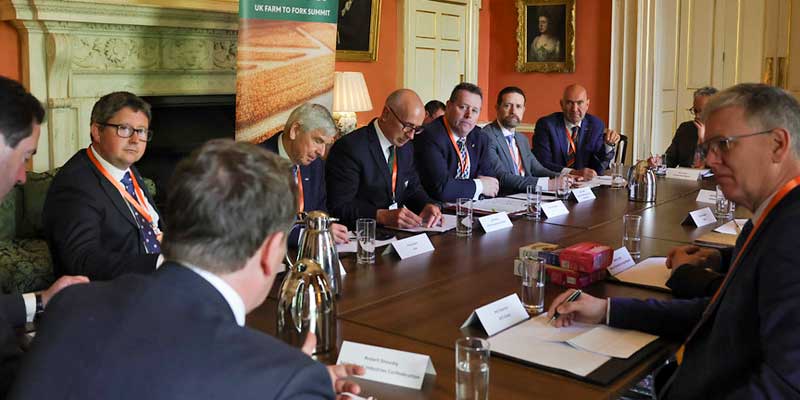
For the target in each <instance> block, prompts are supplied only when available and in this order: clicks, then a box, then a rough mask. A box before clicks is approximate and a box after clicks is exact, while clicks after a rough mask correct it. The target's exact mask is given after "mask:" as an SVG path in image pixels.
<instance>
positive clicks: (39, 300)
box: [35, 293, 44, 314]
mask: <svg viewBox="0 0 800 400" xmlns="http://www.w3.org/2000/svg"><path fill="white" fill-rule="evenodd" d="M35 296H36V314H41V313H42V312H43V311H44V301H42V294H41V293H36V294H35Z"/></svg>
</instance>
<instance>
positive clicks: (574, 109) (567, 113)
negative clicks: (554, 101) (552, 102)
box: [561, 84, 589, 124]
mask: <svg viewBox="0 0 800 400" xmlns="http://www.w3.org/2000/svg"><path fill="white" fill-rule="evenodd" d="M588 110H589V95H588V93H587V92H586V88H585V87H583V86H581V85H578V84H572V85H569V86H567V87H566V88H565V89H564V96H563V97H562V98H561V111H563V112H564V118H565V119H566V120H567V121H569V122H571V123H573V124H578V123H580V122H581V121H583V117H585V116H586V111H588Z"/></svg>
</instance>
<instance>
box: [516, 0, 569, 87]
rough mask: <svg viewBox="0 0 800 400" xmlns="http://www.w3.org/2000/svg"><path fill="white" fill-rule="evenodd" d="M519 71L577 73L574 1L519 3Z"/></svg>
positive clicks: (546, 0) (542, 0) (558, 0)
mask: <svg viewBox="0 0 800 400" xmlns="http://www.w3.org/2000/svg"><path fill="white" fill-rule="evenodd" d="M517 19H518V22H519V23H518V25H517V71H519V72H575V0H517Z"/></svg>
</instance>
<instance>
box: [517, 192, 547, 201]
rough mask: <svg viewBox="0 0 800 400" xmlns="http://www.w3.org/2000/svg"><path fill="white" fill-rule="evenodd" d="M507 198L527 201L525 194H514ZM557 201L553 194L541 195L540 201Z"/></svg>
mask: <svg viewBox="0 0 800 400" xmlns="http://www.w3.org/2000/svg"><path fill="white" fill-rule="evenodd" d="M508 198H510V199H517V200H522V201H527V200H528V194H527V193H515V194H512V195H510V196H508ZM557 199H558V197H557V196H556V195H555V194H544V193H542V201H549V200H557Z"/></svg>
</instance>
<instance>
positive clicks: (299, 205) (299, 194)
mask: <svg viewBox="0 0 800 400" xmlns="http://www.w3.org/2000/svg"><path fill="white" fill-rule="evenodd" d="M305 204H306V202H305V197H303V175H302V174H300V166H299V165H298V166H297V212H303V208H304V207H305Z"/></svg>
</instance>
